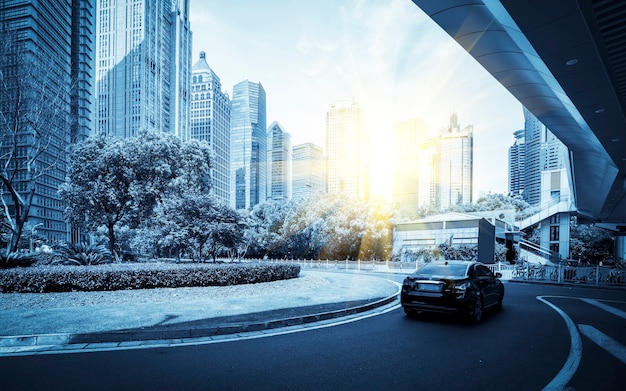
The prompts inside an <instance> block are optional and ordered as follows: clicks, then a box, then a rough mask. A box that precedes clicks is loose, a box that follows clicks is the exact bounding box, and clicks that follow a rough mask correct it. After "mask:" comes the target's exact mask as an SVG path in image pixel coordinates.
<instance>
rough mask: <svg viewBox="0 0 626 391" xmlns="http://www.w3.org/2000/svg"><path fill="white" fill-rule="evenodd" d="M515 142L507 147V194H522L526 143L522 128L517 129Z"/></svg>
mask: <svg viewBox="0 0 626 391" xmlns="http://www.w3.org/2000/svg"><path fill="white" fill-rule="evenodd" d="M514 135H515V143H514V144H513V145H512V146H511V147H509V194H510V195H512V196H514V195H523V194H524V163H525V156H526V144H525V143H524V130H523V129H522V130H517V131H516V132H515V133H514Z"/></svg>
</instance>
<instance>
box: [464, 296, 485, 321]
mask: <svg viewBox="0 0 626 391" xmlns="http://www.w3.org/2000/svg"><path fill="white" fill-rule="evenodd" d="M468 315H469V320H470V321H472V322H473V323H478V322H480V321H481V320H482V319H483V299H482V297H480V296H478V295H476V296H474V303H473V305H472V309H471V312H470V313H469V314H468Z"/></svg>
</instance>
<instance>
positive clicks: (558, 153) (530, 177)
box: [524, 108, 568, 205]
mask: <svg viewBox="0 0 626 391" xmlns="http://www.w3.org/2000/svg"><path fill="white" fill-rule="evenodd" d="M524 139H525V144H526V151H525V159H524V199H525V200H526V202H528V203H529V204H531V205H537V204H540V203H541V176H542V174H541V173H542V172H543V171H550V170H559V169H561V168H566V167H567V161H568V152H567V147H566V146H565V145H564V144H563V143H562V142H561V141H560V140H559V139H558V138H556V136H554V134H553V133H552V132H550V130H549V129H547V128H546V127H545V126H544V125H543V124H542V123H541V122H540V121H539V120H538V119H537V117H535V116H534V115H533V114H532V113H531V112H530V111H528V110H527V109H526V108H524Z"/></svg>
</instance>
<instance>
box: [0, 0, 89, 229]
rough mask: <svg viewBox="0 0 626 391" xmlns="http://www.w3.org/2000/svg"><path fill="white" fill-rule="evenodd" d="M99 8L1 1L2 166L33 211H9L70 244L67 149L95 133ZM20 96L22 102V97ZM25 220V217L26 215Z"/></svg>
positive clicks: (81, 2)
mask: <svg viewBox="0 0 626 391" xmlns="http://www.w3.org/2000/svg"><path fill="white" fill-rule="evenodd" d="M94 23H95V3H94V2H93V1H90V0H41V1H26V0H14V1H2V2H0V25H1V26H2V30H1V31H0V37H1V42H2V47H1V48H0V52H1V53H0V79H2V83H1V84H2V85H1V86H0V111H1V118H2V122H1V123H0V126H1V128H0V166H2V167H5V168H6V167H9V168H10V169H11V170H10V172H11V174H10V175H5V174H8V171H5V174H3V175H5V179H7V180H8V182H11V183H12V187H13V189H14V190H16V191H17V192H18V193H19V194H20V196H21V197H22V199H23V200H26V202H28V200H29V199H32V203H31V204H30V205H31V206H30V209H29V210H25V209H23V208H18V207H17V205H15V203H14V201H13V198H12V197H10V196H9V189H8V188H6V185H5V184H4V183H3V184H2V194H3V197H4V202H5V203H6V206H7V209H5V210H8V211H9V212H10V213H11V215H12V216H13V217H14V218H15V217H16V213H17V211H18V210H19V211H20V213H28V220H27V221H28V224H30V226H31V227H32V228H31V230H32V232H34V230H35V228H36V229H37V232H38V233H39V234H42V235H45V236H46V237H47V238H48V239H50V240H65V241H69V240H70V239H71V238H70V235H69V234H70V232H69V231H70V228H69V226H68V225H67V224H66V223H65V219H64V217H63V212H64V209H65V205H64V203H63V202H62V200H61V199H60V197H59V195H58V192H57V190H58V188H59V185H60V184H61V183H63V182H64V181H65V177H66V174H67V170H68V166H69V155H68V151H69V145H70V143H71V142H72V141H73V140H80V139H82V138H84V137H85V136H86V135H88V134H89V132H90V129H91V127H92V123H91V120H92V96H93V91H92V76H93V71H92V69H93V66H94V63H93V58H94V57H93V49H94V47H93V45H92V42H93V40H94V33H95V31H94ZM18 96H19V99H18ZM21 217H23V216H21Z"/></svg>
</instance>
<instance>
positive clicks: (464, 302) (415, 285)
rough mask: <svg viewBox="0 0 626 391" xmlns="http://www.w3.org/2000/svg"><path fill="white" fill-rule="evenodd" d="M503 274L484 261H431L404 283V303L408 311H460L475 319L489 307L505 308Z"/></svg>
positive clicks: (412, 313)
mask: <svg viewBox="0 0 626 391" xmlns="http://www.w3.org/2000/svg"><path fill="white" fill-rule="evenodd" d="M500 277H502V274H500V273H496V274H495V275H494V274H493V273H492V272H491V270H490V269H489V268H488V267H487V266H485V265H484V264H482V263H480V262H465V261H445V262H432V263H427V264H426V265H424V266H423V267H421V268H420V269H418V270H417V271H416V272H415V273H413V274H411V275H409V276H408V277H406V278H405V279H404V282H403V283H402V293H401V296H400V302H401V304H402V307H403V308H404V312H405V313H406V314H407V315H409V316H416V315H417V314H418V313H420V312H443V313H458V314H462V315H464V316H466V317H467V318H468V319H469V320H471V321H473V322H479V321H480V320H481V319H482V316H483V311H484V310H486V309H488V308H495V309H498V310H499V309H501V308H502V300H503V299H504V285H503V284H502V282H501V281H500V279H499V278H500Z"/></svg>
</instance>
